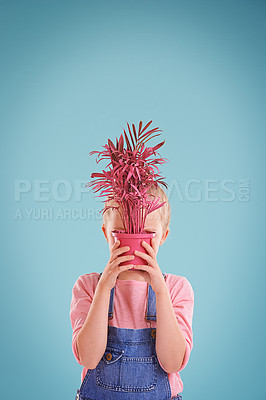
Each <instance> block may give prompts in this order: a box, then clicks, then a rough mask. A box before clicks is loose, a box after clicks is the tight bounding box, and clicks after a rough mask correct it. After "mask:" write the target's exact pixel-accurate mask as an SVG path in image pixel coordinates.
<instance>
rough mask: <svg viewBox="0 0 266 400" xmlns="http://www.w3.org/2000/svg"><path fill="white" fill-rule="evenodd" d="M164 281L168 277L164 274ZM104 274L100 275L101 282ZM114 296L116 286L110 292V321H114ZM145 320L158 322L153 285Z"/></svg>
mask: <svg viewBox="0 0 266 400" xmlns="http://www.w3.org/2000/svg"><path fill="white" fill-rule="evenodd" d="M162 274H163V276H164V279H166V275H165V274H164V273H163V272H162ZM101 275H102V272H101V273H100V275H99V280H100V278H101ZM114 294H115V286H114V287H113V288H112V290H111V292H110V302H109V310H108V320H110V319H112V318H113V316H114ZM145 320H146V321H148V322H150V323H151V321H156V294H155V292H154V290H153V289H152V287H151V285H148V300H147V309H146V316H145Z"/></svg>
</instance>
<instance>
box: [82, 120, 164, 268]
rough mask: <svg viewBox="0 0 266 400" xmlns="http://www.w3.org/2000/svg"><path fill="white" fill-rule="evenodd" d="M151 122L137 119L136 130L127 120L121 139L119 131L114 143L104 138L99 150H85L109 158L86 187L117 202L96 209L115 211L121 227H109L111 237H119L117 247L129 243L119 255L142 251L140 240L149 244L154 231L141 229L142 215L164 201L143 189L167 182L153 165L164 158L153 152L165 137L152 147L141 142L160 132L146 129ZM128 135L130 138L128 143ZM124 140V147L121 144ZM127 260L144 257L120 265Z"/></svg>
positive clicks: (139, 262) (99, 158)
mask: <svg viewBox="0 0 266 400" xmlns="http://www.w3.org/2000/svg"><path fill="white" fill-rule="evenodd" d="M151 123H152V121H149V122H148V123H147V125H146V126H145V127H144V128H142V121H140V122H139V128H138V132H136V128H135V125H134V124H132V132H131V129H130V126H129V124H128V122H127V126H128V131H129V135H130V136H128V135H127V133H126V131H125V129H123V130H124V136H125V139H124V138H123V135H122V134H121V136H120V138H119V140H118V139H117V138H116V145H114V143H113V142H112V141H111V140H110V139H108V144H105V145H104V146H102V147H104V150H103V151H91V152H90V153H89V155H90V156H91V155H92V154H96V153H98V157H97V158H96V162H97V163H98V162H99V161H101V160H103V159H107V160H108V161H110V162H109V163H108V164H107V166H106V169H105V170H102V172H93V173H92V174H91V178H97V179H96V180H94V181H90V182H88V183H87V184H86V187H92V188H93V190H94V192H99V191H101V192H100V194H99V195H98V196H96V197H103V196H105V197H107V200H103V202H106V203H108V202H109V201H111V200H114V201H115V202H116V203H117V204H118V206H108V205H107V206H105V207H104V208H103V209H102V210H100V213H101V212H102V213H104V212H106V211H107V210H108V209H109V208H111V209H115V210H117V211H118V212H119V215H120V217H121V220H122V223H123V228H124V230H123V231H113V232H112V235H113V236H114V238H115V241H116V240H118V239H119V240H120V246H121V247H122V246H129V247H130V250H129V251H128V252H125V253H124V254H123V255H127V254H134V251H135V250H139V251H142V252H145V249H144V248H143V246H142V245H141V242H142V240H145V241H146V242H148V243H149V244H151V238H152V237H154V236H155V233H147V232H145V230H144V227H145V220H146V217H147V215H148V214H150V213H152V212H153V211H155V210H157V209H158V208H160V207H162V206H163V205H164V204H165V203H166V202H163V203H159V201H160V198H159V197H157V198H155V195H153V194H152V193H147V191H148V189H149V188H150V187H151V186H153V185H155V187H157V185H158V184H161V185H163V186H165V187H166V188H167V184H166V183H165V182H164V181H163V178H164V177H162V176H161V175H160V173H159V169H158V166H157V165H156V164H163V163H165V162H166V160H167V159H164V158H156V155H157V154H159V153H158V152H157V150H158V149H159V148H160V147H161V146H162V145H163V144H164V142H165V141H163V142H161V143H159V144H157V145H156V146H154V147H146V146H145V143H146V142H147V141H149V140H150V139H152V138H154V137H156V136H159V135H160V134H159V133H157V132H159V131H161V130H160V129H158V128H154V129H151V130H149V131H146V130H147V128H148V127H149V126H150V124H151ZM145 131H146V132H145ZM161 132H162V131H161ZM129 139H131V143H130V140H129ZM125 144H126V146H127V148H124V145H125ZM152 156H155V157H154V158H152ZM167 161H168V160H167ZM108 167H109V169H108V170H107V168H108ZM155 168H156V170H157V173H156V171H155ZM151 198H152V199H151ZM121 211H122V212H121ZM129 263H130V264H135V265H137V264H145V263H146V261H145V260H144V259H143V258H141V257H138V256H136V255H135V258H134V259H133V260H129V261H125V262H122V263H121V264H120V265H126V264H129ZM132 269H134V268H132Z"/></svg>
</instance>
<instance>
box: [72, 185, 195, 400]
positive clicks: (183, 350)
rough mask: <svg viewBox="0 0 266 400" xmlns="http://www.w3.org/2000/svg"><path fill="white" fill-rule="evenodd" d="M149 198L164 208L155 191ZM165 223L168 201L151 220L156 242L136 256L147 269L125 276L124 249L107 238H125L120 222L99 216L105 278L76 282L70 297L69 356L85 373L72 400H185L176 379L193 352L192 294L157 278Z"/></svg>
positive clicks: (180, 281) (177, 281) (181, 280)
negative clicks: (119, 235)
mask: <svg viewBox="0 0 266 400" xmlns="http://www.w3.org/2000/svg"><path fill="white" fill-rule="evenodd" d="M149 192H150V193H153V194H155V195H156V196H159V197H160V199H161V201H162V202H163V201H167V196H166V194H165V192H164V191H163V189H162V188H160V187H159V186H158V188H157V189H156V188H155V187H154V186H153V187H152V188H151V189H150V190H149ZM108 205H117V204H112V203H111V202H108ZM169 222H170V205H169V202H168V201H167V203H165V204H164V205H163V206H162V207H161V208H159V209H158V210H156V211H154V212H152V213H151V214H148V216H147V217H146V220H145V231H152V232H155V237H154V238H153V239H152V241H151V246H150V245H148V244H147V243H145V242H142V246H143V252H141V253H140V254H138V255H140V256H141V257H142V258H143V259H144V260H146V261H147V262H148V265H147V264H146V265H140V266H136V265H134V268H136V269H135V270H130V269H131V268H132V267H133V265H132V264H131V265H124V266H119V263H121V262H123V261H126V260H130V259H132V258H134V256H123V253H124V252H126V251H128V248H126V247H125V246H124V247H120V246H119V245H120V243H119V241H116V242H115V240H114V237H113V236H112V234H111V232H112V231H113V230H123V225H122V221H121V218H120V215H119V213H118V212H117V211H116V210H114V209H113V210H112V209H109V210H108V211H107V212H105V213H104V214H103V224H102V230H103V233H104V235H105V238H106V240H107V242H108V244H109V250H110V259H109V261H108V263H107V265H106V267H105V268H104V270H103V272H102V273H98V272H92V273H89V274H84V275H81V276H80V277H79V278H78V279H77V281H76V282H75V284H74V287H73V290H72V299H71V305H70V319H71V325H72V329H73V338H72V349H73V353H74V356H75V358H76V360H77V362H78V363H79V364H80V365H83V370H82V374H81V382H82V384H81V386H80V389H78V390H77V395H76V399H79V400H102V399H107V400H109V399H110V400H124V399H131V398H133V399H135V400H142V399H143V400H144V399H145V400H153V399H154V400H170V399H178V400H182V396H181V395H180V394H179V393H180V392H182V390H183V383H182V380H181V378H180V375H179V372H180V371H181V370H182V369H184V368H185V366H186V364H187V363H188V359H189V356H190V352H191V350H192V347H193V333H192V317H193V308H194V292H193V289H192V286H191V284H190V283H189V281H188V280H187V279H186V278H185V277H183V276H179V275H173V274H168V273H162V272H161V270H160V267H159V265H158V264H157V261H156V254H157V252H158V248H159V246H160V245H162V244H163V243H164V241H165V240H166V237H167V235H168V233H169ZM145 250H146V251H145ZM144 263H145V262H144ZM144 263H143V264H144ZM176 267H177V266H176Z"/></svg>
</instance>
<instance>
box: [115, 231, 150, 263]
mask: <svg viewBox="0 0 266 400" xmlns="http://www.w3.org/2000/svg"><path fill="white" fill-rule="evenodd" d="M112 235H113V237H114V238H115V241H117V240H120V245H119V247H124V246H129V247H130V250H128V251H125V252H124V253H122V254H121V255H120V256H119V257H122V256H127V255H131V254H133V255H134V256H135V258H134V259H133V260H128V261H123V262H121V263H120V264H119V265H128V264H135V265H147V264H148V263H147V261H146V260H144V258H142V257H139V256H137V255H136V254H134V251H135V250H138V251H141V252H142V253H146V254H148V253H147V251H146V249H145V248H144V247H143V246H142V244H141V242H142V241H143V240H144V241H145V242H147V243H148V244H149V245H150V246H151V239H152V238H153V237H154V236H155V232H151V233H125V232H121V231H112ZM130 270H135V268H134V267H133V268H130ZM130 270H129V271H130Z"/></svg>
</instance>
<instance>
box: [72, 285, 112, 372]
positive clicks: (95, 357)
mask: <svg viewBox="0 0 266 400" xmlns="http://www.w3.org/2000/svg"><path fill="white" fill-rule="evenodd" d="M109 300H110V290H109V289H106V288H105V287H103V286H102V285H101V283H100V281H99V283H98V284H97V286H96V290H95V294H94V297H93V301H92V303H91V307H90V310H89V312H88V315H87V318H86V320H85V322H84V325H83V326H82V328H81V329H80V331H79V333H78V336H77V349H78V353H79V358H80V361H81V362H82V365H83V366H84V367H85V368H87V369H94V368H96V366H97V365H98V363H99V361H100V360H101V358H102V356H103V354H104V351H105V349H106V344H107V328H108V310H109Z"/></svg>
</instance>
